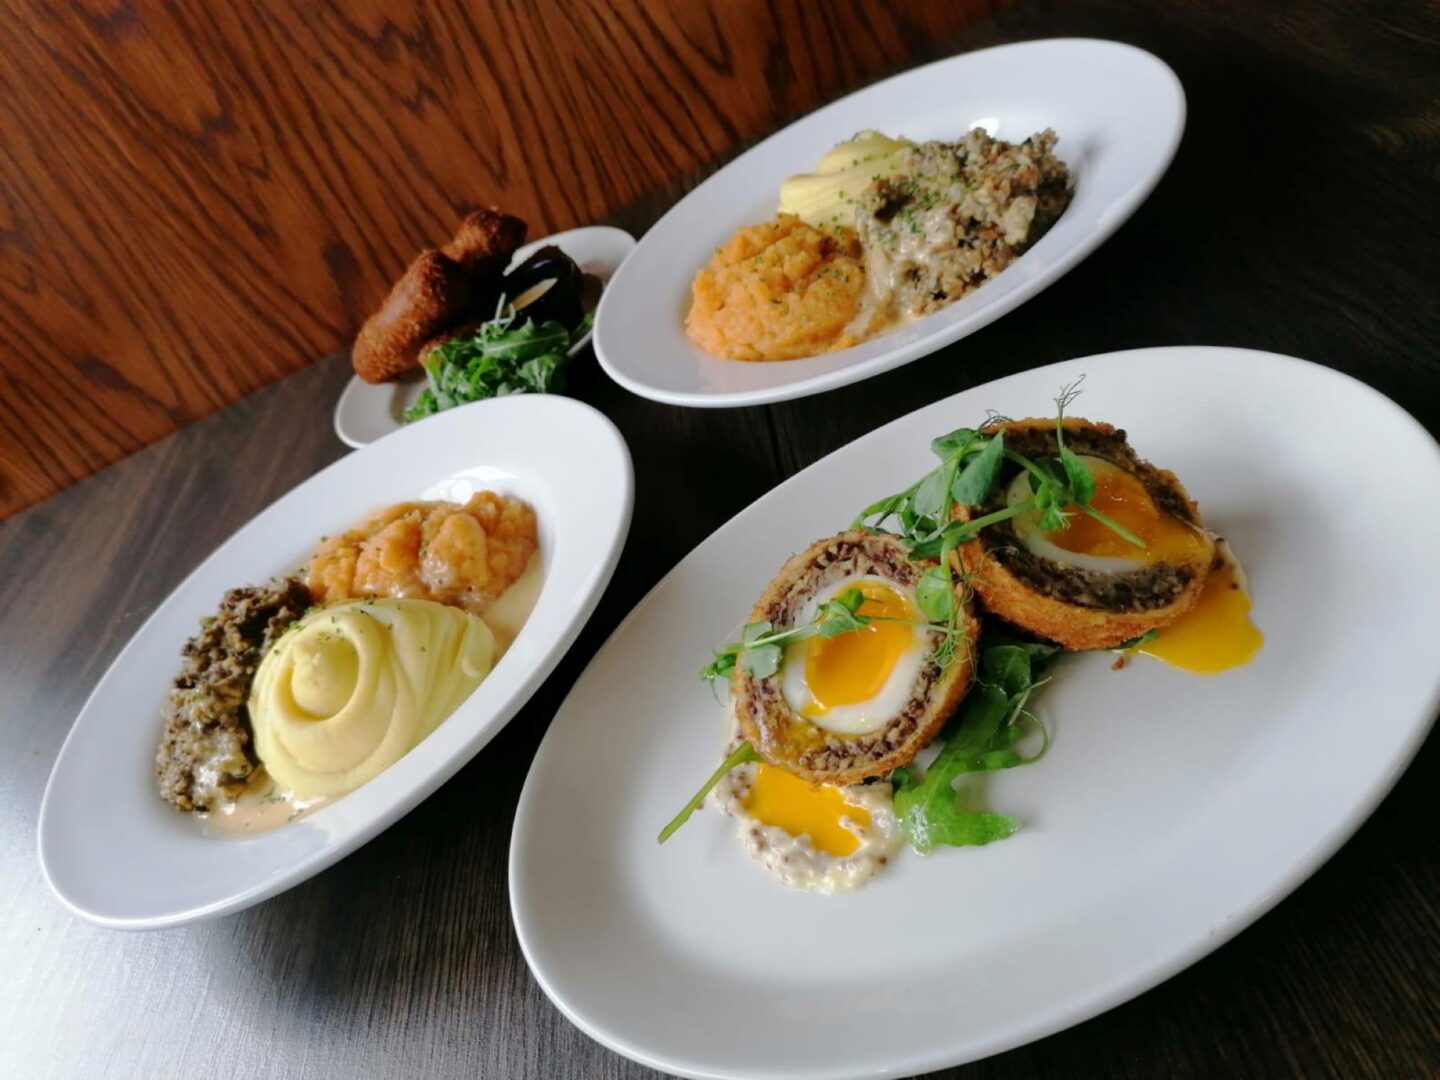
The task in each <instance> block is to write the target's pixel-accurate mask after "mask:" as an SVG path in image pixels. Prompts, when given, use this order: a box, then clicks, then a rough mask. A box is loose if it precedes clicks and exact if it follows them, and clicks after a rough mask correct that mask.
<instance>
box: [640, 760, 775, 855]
mask: <svg viewBox="0 0 1440 1080" xmlns="http://www.w3.org/2000/svg"><path fill="white" fill-rule="evenodd" d="M760 760H761V757H760V755H759V754H758V753H757V752H756V750H755V748H754V747H753V746H751V745H750V744H749V743H748V742H742V743H741V744H740V745H739V746H737V747H736V748H735V749H734V750H732V751H731V752H730V756H729V757H727V758H726V759H725V760H724V761H722V762H721V763H720V767H719V768H718V769H716V770H715V771H714V772H713V773H711V774H710V778H709V779H708V780H706V781H705V783H704V784H702V785H701V787H700V790H699V791H697V792H695V794H694V796H692V797H691V799H690V801H689V802H687V803H686V804H685V806H684V809H682V810H681V811H680V812H679V813H678V814H676V815H675V816H674V817H673V818H671V819H670V821H669V822H668V823H667V824H666V826H665V827H664V828H663V829H661V830H660V836H659V838H658V839H659V842H660V843H662V844H663V843H664V842H665V841H666V840H669V839H670V837H672V836H674V835H675V833H676V831H677V830H678V829H679V828H680V826H682V825H684V824H685V822H687V821H689V820H690V815H691V814H693V813H695V811H696V810H699V809H700V807H702V806H704V805H705V796H707V795H709V794H710V790H711V789H712V788H713V787H714V786H715V785H716V784H718V783H719V782H720V781H721V780H723V779H725V777H726V775H727V774H728V773H729V772H730V770H731V769H735V768H739V767H740V766H741V765H744V764H746V763H747V762H751V761H760Z"/></svg>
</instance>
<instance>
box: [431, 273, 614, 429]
mask: <svg viewBox="0 0 1440 1080" xmlns="http://www.w3.org/2000/svg"><path fill="white" fill-rule="evenodd" d="M591 322H592V316H590V315H586V316H585V318H583V319H582V320H581V321H580V323H579V325H577V326H576V327H575V328H574V329H573V330H567V329H565V327H564V326H562V325H561V324H560V323H558V322H555V321H554V320H547V321H545V322H542V323H536V322H535V321H534V320H533V319H530V318H528V317H527V316H525V315H524V314H523V313H520V312H517V311H516V310H515V309H514V308H513V307H511V306H510V305H509V304H508V303H507V302H506V299H505V297H504V296H502V297H500V300H499V302H498V303H497V305H496V309H495V315H494V317H493V318H491V319H490V320H489V321H488V322H486V323H485V324H484V325H482V326H481V327H480V328H479V329H478V330H476V331H474V332H473V333H470V334H462V335H460V336H459V337H455V338H451V339H450V340H449V341H447V342H445V343H444V344H443V345H440V346H437V347H436V348H435V349H433V350H431V352H430V355H429V357H428V358H427V359H426V361H425V379H426V382H427V384H428V385H427V386H426V387H425V389H424V390H423V391H422V392H421V394H420V398H419V400H417V401H416V402H415V404H414V405H412V406H411V407H410V408H408V409H406V410H405V413H404V420H405V422H406V423H407V424H408V423H411V422H412V421H415V420H420V419H423V418H424V417H427V416H433V415H434V414H435V413H438V412H444V411H445V410H446V409H451V408H454V407H455V406H456V405H464V404H466V403H468V402H471V401H480V400H482V399H485V398H492V397H504V396H506V395H508V394H523V393H534V394H548V393H553V392H556V391H559V390H562V389H563V388H564V377H563V375H562V373H561V372H562V369H563V368H564V367H565V365H566V364H568V363H569V361H570V350H571V349H572V348H573V347H574V346H575V344H576V342H578V341H579V340H580V339H581V338H582V337H584V335H585V333H586V332H587V331H588V330H589V329H590V324H591Z"/></svg>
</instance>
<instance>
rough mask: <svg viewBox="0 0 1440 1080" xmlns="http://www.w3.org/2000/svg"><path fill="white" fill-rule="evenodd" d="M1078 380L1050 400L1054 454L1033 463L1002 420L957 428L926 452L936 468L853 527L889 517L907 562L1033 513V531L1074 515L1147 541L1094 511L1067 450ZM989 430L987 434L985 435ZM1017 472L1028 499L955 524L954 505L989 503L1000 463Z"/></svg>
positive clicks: (1081, 467) (1082, 473)
mask: <svg viewBox="0 0 1440 1080" xmlns="http://www.w3.org/2000/svg"><path fill="white" fill-rule="evenodd" d="M1082 381H1083V376H1082V377H1081V379H1077V380H1076V381H1075V382H1073V383H1071V384H1070V385H1069V386H1066V387H1063V388H1062V389H1061V391H1060V395H1059V396H1058V397H1057V398H1056V399H1055V405H1056V410H1055V412H1056V415H1055V441H1056V445H1057V449H1058V454H1057V456H1055V457H1053V458H1050V457H1043V458H1040V459H1039V460H1032V459H1031V458H1029V457H1026V456H1025V455H1024V454H1021V453H1019V452H1017V451H1015V450H1012V449H1010V448H1009V447H1007V446H1006V445H1005V424H1006V423H1007V422H1008V421H1006V420H1005V419H1004V418H1003V417H995V418H992V419H991V420H989V421H987V424H986V427H985V428H983V429H980V430H977V429H975V428H957V429H956V430H955V431H952V432H950V433H949V434H947V435H941V436H939V437H938V438H936V439H933V440H932V441H931V443H930V449H931V451H932V452H933V453H934V454H935V456H936V457H938V458H940V464H939V465H938V466H936V467H935V468H934V469H932V470H931V471H930V472H928V473H926V474H925V475H924V476H923V477H921V478H920V479H919V480H918V481H916V482H915V483H914V484H912V485H911V486H910V487H908V488H906V489H905V490H904V491H902V492H898V493H897V494H894V495H888V496H886V497H885V498H883V499H879V500H877V501H876V502H873V503H871V504H870V505H869V506H867V507H866V508H865V509H864V510H862V511H861V512H860V514H859V516H858V517H857V518H856V519H855V525H857V526H863V527H866V528H872V529H882V528H885V527H886V525H887V523H888V522H890V521H891V519H894V521H895V523H896V524H897V525H898V526H899V530H898V532H899V535H900V537H901V538H902V539H904V540H905V541H906V542H907V543H908V544H909V546H910V557H911V558H912V559H937V558H940V557H941V555H942V553H945V552H946V551H952V550H954V549H955V548H957V547H959V546H960V545H961V544H964V543H966V542H967V541H970V540H973V539H974V538H975V537H976V536H977V535H979V533H980V530H981V529H984V528H986V527H987V526H990V525H997V524H999V523H1000V522H1002V521H1008V520H1010V519H1011V518H1014V517H1018V516H1019V515H1021V514H1026V513H1032V512H1033V513H1034V514H1035V525H1036V527H1037V528H1039V529H1040V530H1042V531H1044V532H1054V531H1055V530H1057V529H1063V528H1065V527H1066V526H1067V525H1068V524H1069V522H1070V517H1071V516H1072V515H1073V514H1074V513H1075V512H1077V511H1078V512H1081V513H1085V514H1088V515H1089V516H1091V517H1093V518H1094V519H1095V520H1096V521H1098V522H1100V523H1101V524H1102V525H1104V526H1105V527H1106V528H1108V529H1110V530H1112V531H1113V532H1115V533H1116V534H1117V535H1119V536H1121V537H1123V538H1124V539H1126V540H1127V541H1129V542H1130V543H1132V544H1135V545H1137V546H1139V547H1144V546H1145V542H1144V541H1143V540H1141V539H1140V537H1138V536H1136V535H1135V534H1134V533H1133V532H1131V531H1130V530H1129V529H1127V528H1125V527H1124V526H1123V525H1121V524H1120V523H1119V522H1117V521H1114V520H1112V519H1111V518H1110V517H1108V516H1107V515H1106V514H1104V513H1102V512H1101V511H1099V510H1097V509H1095V508H1094V507H1093V506H1091V505H1090V502H1091V500H1092V499H1094V497H1095V477H1094V475H1093V474H1092V473H1091V472H1090V468H1089V466H1087V465H1086V464H1085V462H1084V461H1083V460H1082V459H1081V458H1080V456H1079V455H1078V454H1076V453H1075V452H1074V451H1072V450H1071V449H1070V448H1069V447H1068V446H1066V445H1065V409H1066V408H1067V407H1068V406H1069V405H1070V404H1071V403H1072V402H1073V401H1074V400H1075V398H1076V397H1078V396H1079V394H1080V383H1081V382H1082ZM987 432H989V433H988V434H987ZM1007 461H1008V462H1010V463H1011V464H1014V465H1018V466H1020V468H1021V469H1023V470H1024V471H1025V473H1026V474H1027V479H1028V481H1029V484H1030V497H1029V498H1027V499H1021V500H1019V501H1018V502H1016V503H1014V504H1013V505H1011V506H1005V507H1001V508H1000V509H999V510H994V511H992V512H991V513H989V514H984V515H980V516H978V517H970V518H969V519H968V520H965V521H961V520H957V519H955V514H954V510H955V507H957V506H964V507H978V506H981V505H983V504H984V503H985V502H986V500H987V499H989V497H990V495H991V493H992V492H993V490H994V488H995V484H996V482H997V481H998V480H999V478H1000V472H1001V469H1002V467H1003V466H1004V464H1005V462H1007Z"/></svg>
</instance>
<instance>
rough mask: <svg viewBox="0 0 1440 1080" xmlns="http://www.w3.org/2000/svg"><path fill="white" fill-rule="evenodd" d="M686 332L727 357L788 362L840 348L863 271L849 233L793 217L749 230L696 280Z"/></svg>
mask: <svg viewBox="0 0 1440 1080" xmlns="http://www.w3.org/2000/svg"><path fill="white" fill-rule="evenodd" d="M692 288H693V292H694V303H693V304H692V305H691V307H690V314H689V315H687V316H686V318H685V333H686V334H687V335H688V336H689V338H690V340H691V341H693V342H695V344H696V345H698V346H700V347H701V348H702V349H704V350H705V351H706V352H709V353H713V354H714V355H716V356H723V357H727V358H729V359H732V360H790V359H794V358H796V357H801V356H814V355H815V354H816V353H821V352H825V351H826V350H827V349H830V348H833V347H835V346H836V345H837V344H840V343H841V334H842V333H843V331H844V330H845V327H846V325H847V324H848V323H849V322H850V320H851V319H853V318H854V317H855V315H856V313H857V312H858V311H859V308H860V297H861V294H862V293H863V292H864V290H865V268H864V263H863V256H862V253H861V250H860V241H859V239H858V238H857V237H856V235H855V231H854V230H853V229H848V228H844V227H837V228H833V229H824V230H822V229H817V228H814V227H812V226H810V225H807V224H805V222H803V221H801V220H800V219H799V218H798V217H796V216H795V215H793V214H780V215H778V216H777V217H776V218H775V219H774V220H773V221H767V222H765V223H763V224H760V225H747V226H745V227H743V228H741V229H740V230H739V231H737V232H736V233H735V235H734V236H732V237H731V238H730V239H729V241H727V242H726V244H725V245H724V246H723V247H721V248H719V249H717V250H716V252H715V256H714V258H712V259H711V260H710V265H709V266H707V267H705V268H704V269H702V270H701V271H700V272H699V273H697V274H696V275H695V282H694V285H693V287H692Z"/></svg>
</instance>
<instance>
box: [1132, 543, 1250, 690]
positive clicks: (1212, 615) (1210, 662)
mask: <svg viewBox="0 0 1440 1080" xmlns="http://www.w3.org/2000/svg"><path fill="white" fill-rule="evenodd" d="M1226 554H1227V555H1228V552H1227V553H1226ZM1264 640H1265V638H1264V636H1263V635H1262V634H1261V633H1260V630H1259V629H1258V628H1257V627H1256V626H1255V624H1254V623H1253V622H1251V621H1250V594H1249V592H1247V591H1246V589H1245V576H1244V573H1243V572H1242V571H1241V570H1240V568H1239V566H1238V565H1237V564H1236V563H1235V562H1234V560H1233V559H1231V558H1228V557H1227V558H1226V559H1225V561H1224V563H1222V565H1220V566H1217V567H1216V568H1215V569H1214V570H1212V571H1211V572H1210V576H1209V577H1208V578H1206V579H1205V588H1204V589H1203V590H1202V591H1201V593H1200V599H1199V601H1198V602H1197V603H1196V604H1195V606H1194V607H1193V608H1191V609H1190V610H1189V611H1187V612H1186V613H1185V614H1184V615H1182V616H1181V617H1180V619H1179V621H1177V622H1175V623H1174V624H1173V625H1171V626H1167V627H1166V628H1165V629H1164V630H1162V631H1161V632H1160V635H1159V636H1158V637H1157V638H1155V640H1153V641H1148V642H1146V643H1145V644H1144V645H1142V646H1140V649H1139V651H1140V653H1141V654H1142V655H1144V656H1153V657H1154V658H1155V659H1157V660H1163V661H1164V662H1165V663H1167V664H1172V665H1174V666H1175V667H1178V668H1181V669H1182V670H1185V671H1190V672H1194V673H1195V674H1197V675H1215V674H1218V673H1219V672H1221V671H1229V670H1230V669H1231V668H1235V667H1240V666H1241V665H1242V664H1246V663H1249V662H1250V659H1251V658H1252V657H1253V656H1254V655H1255V654H1256V653H1257V652H1259V651H1260V646H1261V644H1262V643H1263V642H1264Z"/></svg>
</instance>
